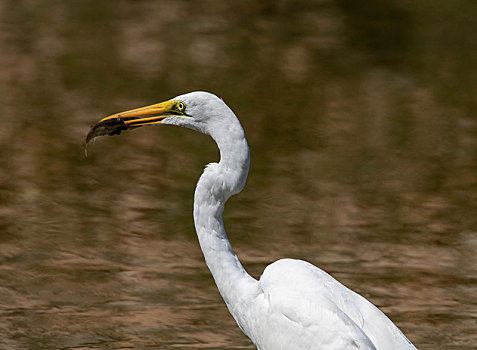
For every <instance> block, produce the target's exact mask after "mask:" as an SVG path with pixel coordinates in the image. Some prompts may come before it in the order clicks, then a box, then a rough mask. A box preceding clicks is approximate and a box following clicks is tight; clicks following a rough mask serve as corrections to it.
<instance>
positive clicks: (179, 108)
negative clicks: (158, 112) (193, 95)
mask: <svg viewBox="0 0 477 350" xmlns="http://www.w3.org/2000/svg"><path fill="white" fill-rule="evenodd" d="M177 109H178V110H179V111H181V112H182V111H183V110H184V109H185V103H184V102H179V103H178V104H177Z"/></svg>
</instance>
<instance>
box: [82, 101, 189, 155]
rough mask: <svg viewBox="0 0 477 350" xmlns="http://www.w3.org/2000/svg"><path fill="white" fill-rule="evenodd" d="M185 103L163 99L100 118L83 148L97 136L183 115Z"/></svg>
mask: <svg viewBox="0 0 477 350" xmlns="http://www.w3.org/2000/svg"><path fill="white" fill-rule="evenodd" d="M185 107H186V106H185V103H184V102H182V101H175V100H170V101H165V102H161V103H157V104H154V105H150V106H146V107H141V108H136V109H131V110H128V111H125V112H120V113H116V114H113V115H110V116H108V117H106V118H103V119H101V120H100V121H99V122H98V123H97V124H95V125H93V126H92V127H91V130H90V131H89V132H88V134H87V135H86V139H85V141H84V144H83V146H84V149H85V153H86V147H87V145H88V143H89V142H90V141H91V140H92V139H94V138H95V137H97V136H103V135H119V134H121V132H122V131H123V130H128V129H133V128H137V127H139V126H144V125H152V124H161V123H162V121H163V120H164V119H165V118H167V117H170V116H184V117H186V116H187V114H185V112H184V110H185Z"/></svg>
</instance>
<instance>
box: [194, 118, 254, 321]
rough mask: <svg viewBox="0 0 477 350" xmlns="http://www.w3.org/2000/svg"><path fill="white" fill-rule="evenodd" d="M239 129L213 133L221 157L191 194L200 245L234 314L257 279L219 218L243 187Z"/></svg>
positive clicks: (244, 160)
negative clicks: (232, 242)
mask: <svg viewBox="0 0 477 350" xmlns="http://www.w3.org/2000/svg"><path fill="white" fill-rule="evenodd" d="M237 123H238V121H237ZM239 126H240V125H239ZM239 129H240V130H241V132H236V133H232V135H227V138H224V139H221V138H220V137H214V136H213V135H212V137H213V138H214V140H215V141H216V143H217V145H218V147H219V149H220V156H221V160H220V162H219V163H212V164H209V165H208V166H207V167H206V169H205V170H204V172H203V174H202V176H201V177H200V179H199V182H198V183H197V187H196V190H195V195H194V224H195V228H196V231H197V236H198V238H199V243H200V247H201V249H202V252H203V254H204V257H205V261H206V263H207V266H208V267H209V270H210V272H211V273H212V276H213V277H214V280H215V283H216V284H217V287H218V289H219V292H220V294H221V295H222V298H223V299H224V301H225V303H226V304H227V306H228V308H229V310H230V311H231V313H232V315H233V316H234V317H237V316H236V313H235V312H234V306H235V305H237V304H238V303H240V302H241V301H243V299H244V298H247V295H249V291H250V290H251V285H252V284H253V283H254V282H256V280H255V279H253V278H252V277H251V276H250V275H249V274H248V273H247V272H246V271H245V269H244V268H243V267H242V264H241V263H240V261H239V259H238V258H237V255H235V253H234V251H233V249H232V246H231V245H230V242H229V240H228V238H227V234H226V233H225V228H224V224H223V220H222V213H223V210H224V205H225V202H226V201H227V199H228V198H229V197H230V196H231V195H233V194H236V193H238V192H240V191H241V190H242V188H243V186H244V185H245V180H246V179H247V174H248V169H249V164H250V155H249V148H248V144H247V140H246V139H245V135H244V133H243V130H242V128H241V127H240V128H239Z"/></svg>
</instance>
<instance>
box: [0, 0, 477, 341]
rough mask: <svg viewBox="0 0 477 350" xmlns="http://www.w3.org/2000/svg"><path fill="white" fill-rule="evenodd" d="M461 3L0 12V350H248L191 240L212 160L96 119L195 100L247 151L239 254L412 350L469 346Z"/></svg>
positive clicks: (189, 142) (181, 142)
mask: <svg viewBox="0 0 477 350" xmlns="http://www.w3.org/2000/svg"><path fill="white" fill-rule="evenodd" d="M475 13H477V7H476V3H475V2H472V1H454V2H448V1H426V0H424V1H419V2H409V1H404V2H397V1H377V0H367V1H359V2H356V1H351V0H336V1H333V0H320V1H263V2H255V1H251V0H250V1H245V2H224V1H217V0H209V1H146V0H142V1H127V0H118V1H116V0H115V1H109V0H108V1H106V0H102V1H90V0H84V1H60V0H56V1H54V0H51V1H50V0H48V1H2V2H0V121H1V123H0V168H1V171H0V317H1V321H0V331H1V339H0V348H1V349H60V348H61V349H69V348H75V349H92V348H102V349H125V348H136V349H143V348H148V349H197V348H201V349H231V348H234V349H253V346H252V345H251V343H250V342H249V341H248V339H247V338H246V337H245V336H244V335H242V333H241V332H240V330H239V329H238V327H237V326H236V325H235V323H234V321H233V319H232V317H231V316H230V315H229V314H228V311H227V309H226V307H225V305H224V304H223V302H222V300H221V298H220V296H219V294H218V292H217V290H216V287H215V285H214V283H213V280H212V278H211V276H210V275H209V272H208V270H207V268H206V266H205V263H204V262H203V258H202V254H201V252H200V250H199V246H198V243H197V240H196V237H195V233H194V228H193V225H192V194H193V190H194V186H195V182H196V180H197V178H198V176H199V175H200V173H201V171H202V169H203V166H204V165H205V164H206V163H208V162H211V161H217V159H218V152H217V150H216V148H215V145H214V143H213V141H211V140H210V139H209V138H207V137H206V136H203V135H200V134H197V133H194V132H192V131H190V130H183V129H178V128H173V127H149V128H141V129H138V130H135V131H132V132H127V133H124V134H123V135H121V137H104V138H101V139H98V140H97V142H96V143H95V144H94V145H91V147H90V149H89V157H88V158H85V157H84V154H83V150H82V146H81V144H82V142H83V138H84V136H85V134H86V133H87V132H88V130H89V127H90V125H91V124H93V123H94V122H95V121H97V120H98V119H99V118H101V117H102V116H105V115H108V114H111V113H114V112H118V111H121V110H125V109H129V108H133V107H138V106H141V105H145V104H150V103H154V102H159V101H162V100H165V99H168V98H171V97H173V96H175V95H178V94H181V93H184V92H188V91H192V90H199V89H200V90H207V91H211V92H214V93H216V94H218V95H220V96H221V97H223V98H224V99H225V101H226V102H227V103H228V104H229V106H231V108H232V109H233V110H234V111H235V112H236V114H237V115H238V116H239V118H240V120H241V121H242V124H243V126H244V128H245V130H246V133H247V136H248V140H249V144H250V146H251V152H252V166H251V172H250V176H249V180H248V183H247V186H246V188H245V190H244V192H243V193H242V194H240V195H239V196H236V197H234V198H232V200H231V201H230V203H229V204H228V205H227V208H226V212H225V223H226V226H227V229H228V232H229V237H230V239H231V241H232V244H233V245H234V247H235V249H236V251H237V254H238V255H239V257H240V259H241V260H242V262H243V264H244V266H245V267H246V268H247V270H248V271H249V272H250V273H251V274H252V275H253V276H255V277H257V278H258V277H259V276H260V274H261V272H262V271H263V268H264V267H265V266H266V265H267V264H269V263H271V262H272V261H274V260H276V259H278V258H281V257H294V258H301V259H305V260H308V261H310V262H312V263H313V264H315V265H317V266H319V267H321V268H323V269H324V270H326V271H328V272H330V273H331V274H332V275H333V276H335V277H336V278H337V279H339V280H340V281H341V282H343V283H344V284H346V285H347V286H348V287H350V288H351V289H353V290H355V291H357V292H358V293H360V294H362V295H363V296H365V297H366V298H368V299H369V300H370V301H372V302H373V303H374V304H376V305H377V306H379V307H380V308H381V309H382V310H383V311H384V312H385V313H386V314H387V315H388V316H389V317H390V318H391V319H392V320H393V321H394V322H395V323H396V324H397V325H398V326H399V327H400V328H401V329H402V330H403V332H404V333H405V334H406V335H407V336H408V337H409V338H410V339H411V340H412V341H413V342H414V344H415V345H416V346H417V347H418V348H419V349H475V346H476V344H477V215H476V213H477V118H476V114H475V111H476V107H477V98H476V94H477V88H476V81H477V73H476V72H477V70H476V65H475V62H477V57H476V56H477V47H476V41H475V34H474V33H475V30H476V28H477V19H476V16H475Z"/></svg>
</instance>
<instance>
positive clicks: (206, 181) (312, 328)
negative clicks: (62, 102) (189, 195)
mask: <svg viewBox="0 0 477 350" xmlns="http://www.w3.org/2000/svg"><path fill="white" fill-rule="evenodd" d="M150 124H169V125H178V126H183V127H186V128H189V129H193V130H196V131H199V132H201V133H204V134H206V135H209V136H211V137H212V138H213V139H214V140H215V142H216V143H217V146H218V148H219V150H220V161H219V162H218V163H211V164H209V165H207V167H206V168H205V170H204V172H203V174H202V175H201V177H200V179H199V181H198V183H197V187H196V189H195V196H194V223H195V228H196V231H197V236H198V238H199V243H200V247H201V249H202V252H203V254H204V257H205V261H206V263H207V266H208V267H209V269H210V272H211V273H212V276H213V277H214V280H215V283H216V284H217V287H218V289H219V292H220V294H221V295H222V298H223V299H224V301H225V303H226V304H227V307H228V309H229V311H230V313H231V314H232V316H233V317H234V319H235V321H236V322H237V324H238V325H239V327H240V329H241V330H242V331H243V332H244V333H245V334H246V335H247V336H248V337H249V338H250V340H251V341H252V342H253V343H254V344H255V346H256V347H257V349H259V350H318V349H327V350H338V349H339V350H356V349H360V350H372V349H377V350H384V349H386V350H398V349H399V350H403V349H407V350H409V349H416V348H415V347H414V345H413V344H412V343H411V342H410V341H409V340H408V339H407V338H406V337H405V336H404V334H403V333H402V332H401V331H400V330H399V329H398V328H397V327H396V326H395V325H394V324H393V323H392V322H391V321H390V320H389V318H387V317H386V315H385V314H384V313H383V312H381V311H380V310H379V309H378V308H377V307H376V306H374V305H373V304H372V303H370V302H369V301H368V300H366V299H365V298H363V297H362V296H360V295H359V294H357V293H355V292H353V291H352V290H350V289H348V288H347V287H345V286H344V285H342V284H341V283H340V282H338V281H337V280H335V279H334V278H333V277H331V276H330V275H329V274H327V273H326V272H324V271H322V270H321V269H319V268H317V267H316V266H313V265H312V264H310V263H308V262H305V261H301V260H293V259H281V260H278V261H276V262H274V263H272V264H271V265H269V266H268V267H267V268H266V269H265V271H264V272H263V274H262V276H261V277H260V279H259V280H258V281H257V280H256V279H254V278H253V277H251V276H250V275H249V274H248V273H247V272H246V271H245V269H244V268H243V267H242V264H241V263H240V261H239V259H238V258H237V256H236V255H235V253H234V251H233V249H232V246H231V245H230V242H229V240H228V238H227V234H226V233H225V229H224V224H223V220H222V213H223V210H224V205H225V202H226V201H227V200H228V199H229V197H230V196H232V195H234V194H237V193H239V192H240V191H241V190H242V188H243V187H244V185H245V181H246V178H247V174H248V170H249V164H250V152H249V147H248V144H247V140H246V138H245V133H244V130H243V128H242V126H241V125H240V122H239V120H238V119H237V117H236V116H235V114H234V113H233V112H232V110H231V109H230V108H229V107H228V106H227V105H226V104H225V103H224V101H223V100H221V99H220V98H218V97H217V96H215V95H213V94H210V93H207V92H198V91H197V92H191V93H188V94H185V95H181V96H177V97H175V98H173V99H171V100H169V101H165V102H162V103H158V104H155V105H151V106H147V107H142V108H138V109H133V110H129V111H126V112H122V113H118V114H114V115H111V116H109V117H106V118H104V119H102V120H100V121H99V123H98V124H97V125H96V126H94V127H93V128H92V129H91V131H90V133H89V134H88V136H87V138H86V142H88V141H89V140H90V139H92V138H94V137H96V136H99V135H105V134H119V133H120V132H121V131H122V130H125V129H128V128H132V127H138V126H143V125H150Z"/></svg>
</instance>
